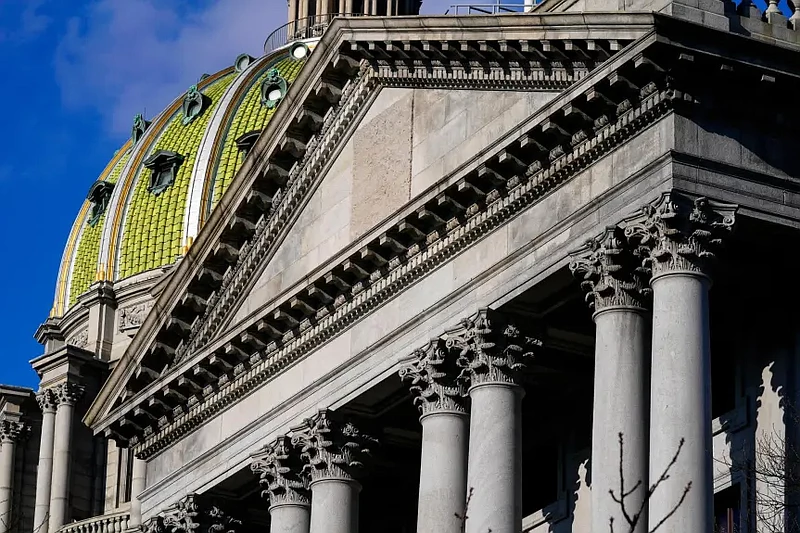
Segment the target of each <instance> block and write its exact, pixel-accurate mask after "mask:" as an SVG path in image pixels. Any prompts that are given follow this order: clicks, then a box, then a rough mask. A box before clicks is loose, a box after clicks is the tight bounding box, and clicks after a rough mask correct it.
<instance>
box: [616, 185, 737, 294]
mask: <svg viewBox="0 0 800 533" xmlns="http://www.w3.org/2000/svg"><path fill="white" fill-rule="evenodd" d="M737 209H738V206H736V205H734V204H723V203H719V202H714V201H713V200H709V199H708V198H704V197H701V198H695V199H692V198H689V197H687V196H684V195H683V194H680V193H678V192H675V191H670V192H668V193H665V194H664V195H662V196H661V198H660V199H659V200H658V201H657V202H655V203H653V204H648V205H646V206H644V208H643V209H642V211H641V212H640V214H639V215H638V217H637V218H636V219H634V220H632V221H629V222H628V223H627V224H626V227H625V236H626V238H627V239H628V241H629V242H630V243H631V245H632V246H634V247H635V250H636V253H637V254H638V255H640V256H641V257H642V258H643V264H644V265H645V266H646V267H649V268H650V269H652V273H653V279H655V278H657V277H659V276H662V275H665V274H670V273H680V272H683V273H691V274H699V275H703V276H708V275H709V267H710V265H711V263H712V262H713V260H714V259H715V258H716V255H715V254H716V253H717V251H718V250H719V248H720V247H721V246H722V244H723V240H724V238H725V237H726V236H727V235H728V234H730V233H731V231H732V230H733V227H734V225H735V222H736V211H737Z"/></svg>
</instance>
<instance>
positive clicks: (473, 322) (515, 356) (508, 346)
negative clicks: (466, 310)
mask: <svg viewBox="0 0 800 533" xmlns="http://www.w3.org/2000/svg"><path fill="white" fill-rule="evenodd" d="M541 345H542V341H540V340H539V339H535V338H533V337H528V336H525V335H523V334H522V332H521V331H520V330H519V328H518V327H516V326H515V325H513V324H511V323H509V322H508V321H507V320H506V319H505V317H504V316H503V315H502V314H500V313H499V312H497V311H494V310H492V309H481V310H480V311H478V313H477V314H475V315H474V316H472V317H470V318H465V319H464V320H462V322H461V327H460V328H458V329H456V330H453V331H449V332H448V334H447V347H448V348H450V349H453V350H457V351H458V359H457V361H456V362H457V364H458V366H459V367H460V368H461V375H460V379H461V380H463V381H464V382H465V383H469V385H470V386H473V387H474V386H476V385H481V384H484V383H508V384H516V385H518V384H520V377H521V376H520V371H521V370H522V369H524V368H525V363H524V361H525V360H526V359H529V358H531V357H533V351H532V350H533V349H534V348H537V347H540V346H541Z"/></svg>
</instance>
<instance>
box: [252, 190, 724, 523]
mask: <svg viewBox="0 0 800 533" xmlns="http://www.w3.org/2000/svg"><path fill="white" fill-rule="evenodd" d="M735 210H736V208H735V206H732V205H723V204H718V203H715V202H711V201H708V200H706V199H704V198H700V199H694V200H693V199H689V198H687V197H684V196H682V195H679V194H677V193H674V192H672V193H668V194H665V195H663V196H662V197H661V198H660V199H659V201H658V202H656V203H654V204H648V205H647V206H645V208H644V209H643V210H642V211H641V212H640V213H638V214H637V215H636V216H634V217H631V218H630V219H628V220H625V221H623V222H622V223H621V224H619V225H617V226H612V227H609V228H607V230H606V231H605V232H604V233H603V234H602V235H600V236H599V237H597V238H595V239H592V240H590V241H589V243H587V245H586V246H584V247H583V248H582V249H580V250H578V251H577V252H575V254H574V255H573V257H572V260H571V262H570V269H571V270H572V272H573V274H574V275H575V276H576V277H578V278H579V279H580V280H581V286H582V287H583V289H584V290H586V291H587V293H588V294H587V301H588V302H589V303H590V305H591V306H592V307H593V308H594V314H593V319H594V321H595V324H596V342H595V379H594V400H593V430H592V458H591V465H592V466H591V468H592V496H591V499H592V502H591V509H592V531H594V532H598V533H599V532H606V531H608V530H609V522H610V521H611V520H613V522H614V524H616V527H615V530H625V531H628V530H630V531H633V532H635V533H644V532H646V531H649V530H652V529H654V528H655V527H656V525H657V524H659V522H661V521H662V520H664V519H665V518H666V517H669V520H668V521H667V522H666V523H665V524H664V527H663V529H664V531H675V532H679V531H680V532H684V531H698V532H699V531H711V530H712V529H713V479H712V466H713V465H712V460H713V454H712V449H711V435H712V431H711V409H710V385H711V383H710V344H709V316H708V313H709V305H708V292H709V288H710V283H711V282H710V279H711V278H710V267H711V261H712V260H713V259H714V254H715V251H716V250H717V248H718V247H719V246H720V245H721V243H722V242H723V240H724V236H725V235H726V234H727V233H728V232H730V230H731V229H732V227H733V225H734V215H735ZM540 345H541V342H540V341H539V340H538V339H535V338H531V337H529V336H526V335H525V334H524V333H523V332H522V331H521V330H520V329H519V328H518V327H517V326H516V325H514V324H512V323H510V322H509V321H508V320H507V317H505V316H504V315H502V314H501V313H499V312H497V311H493V310H490V309H482V310H480V311H479V312H478V313H477V314H475V315H474V316H472V317H470V318H468V319H465V320H463V321H462V322H461V324H460V325H459V326H458V327H456V328H454V329H452V330H449V331H445V332H443V334H442V335H441V336H440V337H438V338H436V339H433V340H431V341H430V342H429V343H428V344H427V345H426V346H425V347H424V348H421V349H419V350H416V351H415V352H414V353H413V357H412V360H411V361H410V362H409V363H408V364H407V365H405V366H404V367H403V368H402V370H401V371H400V376H401V378H403V379H404V380H406V381H408V382H409V383H410V389H411V391H412V393H413V397H414V401H415V403H416V404H417V405H418V407H419V409H420V412H421V416H420V423H421V426H422V457H421V473H420V484H419V507H418V517H417V518H418V520H417V532H418V533H461V531H466V533H485V532H486V531H492V532H493V533H520V532H521V530H522V518H523V517H522V490H521V486H522V479H521V472H522V468H521V460H522V458H521V449H522V446H521V434H522V431H521V430H522V427H521V424H522V416H521V404H522V402H521V400H522V397H523V395H524V390H523V387H522V384H521V373H520V371H521V370H522V369H523V368H524V365H525V360H526V359H527V358H528V357H530V356H531V355H532V354H533V352H534V350H535V349H536V348H537V347H538V346H540ZM368 446H369V438H368V437H365V436H364V435H363V434H361V433H360V432H359V431H358V429H356V428H355V427H353V426H352V425H347V426H342V425H341V424H340V423H338V422H336V420H335V418H334V417H333V413H330V412H327V411H325V412H321V413H320V414H319V415H317V417H315V418H314V419H311V420H308V421H306V425H305V426H304V427H302V428H300V429H299V430H297V431H296V432H294V433H293V437H292V438H291V439H289V438H288V437H280V438H279V439H278V440H277V441H276V442H275V443H274V444H273V445H272V446H270V447H268V448H267V450H266V451H265V452H264V454H263V455H262V456H261V457H259V458H258V459H257V460H256V461H255V462H254V463H253V465H252V466H253V470H254V471H256V472H258V473H260V475H261V478H262V482H263V483H264V484H265V486H266V487H267V491H266V492H267V493H268V494H269V496H270V499H271V507H270V512H271V520H272V528H273V529H272V530H273V531H276V532H291V533H309V532H310V533H356V532H357V531H358V523H357V513H358V491H359V489H360V486H359V485H358V481H357V477H358V471H359V470H360V467H361V465H362V463H361V459H360V454H362V453H363V452H365V451H366V449H367V448H368ZM298 447H299V448H298ZM665 473H666V474H667V475H664V474H665ZM662 477H663V479H659V478H662ZM656 481H657V483H658V488H657V490H655V492H653V493H652V494H651V495H649V496H648V490H649V488H650V487H651V484H653V483H654V482H656ZM619 500H623V502H624V508H625V510H626V511H625V512H624V511H623V506H622V505H620V501H619ZM466 507H468V509H466ZM465 511H466V513H465ZM465 514H466V524H463V523H462V522H463V517H464V516H465ZM632 519H633V520H632ZM631 521H634V522H635V524H631ZM462 527H464V529H463V530H462Z"/></svg>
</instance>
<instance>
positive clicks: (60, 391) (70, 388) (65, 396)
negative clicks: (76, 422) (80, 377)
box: [52, 381, 86, 405]
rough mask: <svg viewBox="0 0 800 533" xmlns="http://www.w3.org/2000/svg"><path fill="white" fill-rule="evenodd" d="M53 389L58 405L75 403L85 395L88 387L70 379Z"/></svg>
mask: <svg viewBox="0 0 800 533" xmlns="http://www.w3.org/2000/svg"><path fill="white" fill-rule="evenodd" d="M52 391H53V394H54V395H55V398H56V401H57V402H58V405H75V404H76V403H78V400H80V399H81V397H83V393H84V392H85V391H86V387H84V386H83V385H79V384H77V383H73V382H70V381H68V382H66V383H59V384H58V385H56V386H54V387H53V388H52Z"/></svg>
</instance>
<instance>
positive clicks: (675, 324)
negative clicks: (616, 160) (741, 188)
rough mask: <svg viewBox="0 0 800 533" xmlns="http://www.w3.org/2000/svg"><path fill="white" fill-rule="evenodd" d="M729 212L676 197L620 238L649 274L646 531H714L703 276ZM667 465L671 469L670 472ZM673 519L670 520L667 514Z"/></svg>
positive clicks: (729, 222) (729, 221) (729, 223)
mask: <svg viewBox="0 0 800 533" xmlns="http://www.w3.org/2000/svg"><path fill="white" fill-rule="evenodd" d="M735 212H736V206H733V205H728V204H719V203H716V202H711V201H709V200H707V199H705V198H698V199H695V200H692V199H689V198H687V197H684V196H683V195H680V194H677V193H675V192H670V193H667V194H665V195H664V196H663V197H662V198H661V199H660V201H659V202H658V203H657V204H655V205H651V206H648V207H646V208H645V210H644V212H643V214H642V219H641V220H639V221H637V222H635V223H633V224H631V225H630V226H629V227H628V228H626V230H625V233H626V236H628V238H629V240H630V241H631V242H632V243H633V244H634V245H635V246H636V248H637V249H638V250H646V254H645V263H644V264H646V265H648V266H650V267H651V269H652V280H651V283H650V284H651V287H652V289H653V333H652V362H651V383H652V384H651V394H650V467H649V472H650V479H651V483H652V482H654V481H655V480H658V479H659V478H660V477H661V476H662V475H663V474H665V473H666V474H668V476H667V477H666V479H665V480H664V481H663V482H662V483H660V484H659V486H658V487H657V489H656V490H655V491H654V493H653V495H652V496H651V499H650V501H649V508H650V509H649V517H648V518H649V528H650V529H653V528H654V527H656V526H657V525H658V524H659V523H660V522H661V521H662V520H663V519H664V518H665V517H667V516H670V515H671V516H670V518H669V519H668V520H667V522H665V523H664V525H663V527H661V528H659V531H664V532H665V533H671V532H674V533H678V532H680V533H684V532H686V531H711V530H712V529H713V527H714V506H713V494H714V485H713V450H712V446H711V438H712V431H711V372H710V366H711V357H710V334H709V306H708V292H709V288H710V278H709V270H710V263H711V261H712V260H713V259H714V254H715V252H716V249H717V248H718V247H719V245H720V244H721V243H722V240H723V237H724V236H725V235H726V234H727V233H729V232H730V230H731V229H732V228H733V225H734V220H735V218H734V217H735ZM673 461H674V464H673ZM673 512H674V514H673Z"/></svg>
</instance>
